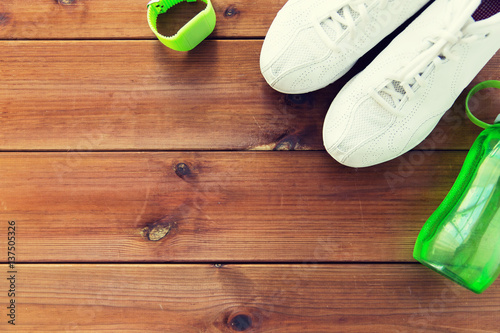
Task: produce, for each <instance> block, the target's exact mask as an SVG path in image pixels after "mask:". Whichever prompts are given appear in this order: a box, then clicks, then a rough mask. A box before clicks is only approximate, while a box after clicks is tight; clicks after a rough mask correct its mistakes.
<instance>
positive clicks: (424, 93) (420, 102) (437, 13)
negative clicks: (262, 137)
mask: <svg viewBox="0 0 500 333" xmlns="http://www.w3.org/2000/svg"><path fill="white" fill-rule="evenodd" d="M480 3H481V1H480V0H436V1H435V2H434V3H433V4H431V5H430V6H429V8H427V9H426V10H425V11H424V12H423V13H422V14H421V15H420V16H419V17H418V18H417V19H415V21H414V22H413V23H412V24H411V25H410V26H408V28H407V29H405V30H404V31H403V32H402V33H401V34H400V35H399V36H397V37H396V38H395V39H394V40H393V41H392V42H391V44H389V46H387V48H386V49H385V50H383V51H382V53H380V54H379V56H378V57H377V58H375V60H373V62H372V63H371V64H370V65H368V67H366V68H365V70H363V71H362V72H361V73H360V74H358V75H357V76H355V77H354V78H353V79H351V81H349V82H348V83H347V84H346V85H345V86H344V88H343V89H342V90H341V91H340V92H339V94H338V95H337V97H336V98H335V100H334V101H333V103H332V105H331V106H330V109H329V111H328V114H327V116H326V119H325V123H324V128H323V140H324V144H325V147H326V149H327V151H328V152H329V153H330V155H332V156H333V157H334V158H335V159H336V160H337V161H339V162H340V163H342V164H345V165H347V166H351V167H366V166H371V165H374V164H378V163H382V162H385V161H388V160H390V159H393V158H395V157H397V156H399V155H401V154H403V153H405V152H406V151H408V150H410V149H412V148H413V147H415V146H416V145H417V144H419V143H420V142H421V141H422V140H423V139H424V138H425V137H427V135H428V134H429V133H430V132H431V131H432V130H433V129H434V127H435V126H436V124H437V123H438V121H439V120H440V119H441V117H442V116H443V114H444V113H445V112H446V111H447V110H448V109H449V108H450V107H451V106H452V104H453V103H454V102H455V100H456V99H457V97H458V95H459V94H460V93H461V92H462V90H463V89H464V88H465V87H466V86H467V85H468V84H469V83H470V82H471V81H472V79H473V78H474V77H475V76H476V75H477V73H478V72H479V71H480V70H481V69H482V68H483V67H484V65H485V64H486V63H487V62H488V60H489V59H490V58H492V57H493V56H494V55H495V53H496V52H497V51H498V49H499V48H500V13H499V11H500V1H498V0H483V2H482V4H481V5H480Z"/></svg>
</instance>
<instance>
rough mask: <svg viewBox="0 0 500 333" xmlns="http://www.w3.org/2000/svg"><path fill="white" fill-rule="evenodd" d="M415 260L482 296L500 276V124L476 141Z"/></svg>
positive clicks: (420, 240)
mask: <svg viewBox="0 0 500 333" xmlns="http://www.w3.org/2000/svg"><path fill="white" fill-rule="evenodd" d="M496 82H498V81H496ZM490 84H491V83H490ZM498 84H500V82H498V83H495V85H494V86H495V87H497V86H498ZM484 87H491V85H483V88H484ZM479 88H481V87H479ZM477 90H479V89H476V91H477ZM467 111H468V114H469V117H471V115H470V111H469V110H467ZM471 120H473V119H472V118H471ZM473 121H474V122H475V123H476V124H477V123H482V122H480V121H477V119H474V120H473ZM476 121H477V122H476ZM483 124H484V123H483ZM413 256H414V258H415V259H417V260H418V261H420V262H421V263H422V264H424V265H426V266H427V267H429V268H431V269H433V270H435V271H437V272H439V273H441V274H443V275H444V276H446V277H448V278H449V279H451V280H453V281H455V282H456V283H458V284H460V285H462V286H464V287H466V288H468V289H470V290H472V291H474V292H476V293H482V292H483V291H484V290H485V289H486V288H488V287H489V286H490V285H491V284H492V283H493V282H494V281H495V279H496V278H497V277H498V275H499V274H500V124H496V125H489V126H488V127H487V128H486V129H485V130H484V131H483V132H481V134H480V135H479V137H478V138H477V139H476V141H475V142H474V145H473V146H472V148H471V150H470V151H469V154H468V155H467V157H466V159H465V162H464V166H463V167H462V170H461V171H460V174H459V176H458V178H457V180H456V182H455V184H454V185H453V187H452V189H451V190H450V192H449V193H448V195H447V196H446V198H445V199H444V201H443V202H442V203H441V205H440V206H439V207H438V208H437V209H436V211H435V212H434V213H433V214H432V215H431V217H430V218H429V219H428V220H427V222H426V223H425V224H424V226H423V228H422V230H421V231H420V234H419V236H418V238H417V241H416V244H415V249H414V252H413Z"/></svg>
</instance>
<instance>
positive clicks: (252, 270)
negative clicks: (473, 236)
mask: <svg viewBox="0 0 500 333" xmlns="http://www.w3.org/2000/svg"><path fill="white" fill-rule="evenodd" d="M2 280H3V279H2ZM16 283H17V290H18V295H17V296H16V304H17V319H16V326H15V328H14V327H9V325H7V321H6V320H2V321H0V327H1V329H2V331H10V330H12V329H14V330H15V331H16V332H33V331H36V332H54V331H74V330H77V331H79V332H90V331H92V332H101V331H107V332H110V331H114V332H118V331H119V332H228V333H229V332H238V331H244V332H300V333H304V332H311V333H326V332H328V333H330V332H366V331H369V332H374V333H376V332H383V333H393V332H397V333H400V332H412V333H413V332H421V333H424V332H464V333H465V332H491V333H493V332H498V313H499V312H500V305H499V304H500V288H499V287H500V285H498V284H497V285H493V286H492V287H491V288H490V289H489V290H488V291H487V292H486V293H485V294H483V295H481V296H478V295H475V294H473V293H472V292H469V291H467V290H465V289H463V288H461V287H458V286H456V285H453V284H451V282H448V281H447V280H446V279H445V278H443V277H441V276H439V275H438V274H436V273H434V272H431V271H429V270H428V269H426V268H425V267H423V266H421V265H316V264H303V265H227V266H222V267H215V266H212V265H18V267H17V275H16ZM1 298H2V304H5V300H6V299H7V298H6V295H4V293H2V296H1ZM7 301H8V300H7ZM6 311H7V310H6V309H3V311H2V314H3V317H4V316H5V314H4V313H5V312H6Z"/></svg>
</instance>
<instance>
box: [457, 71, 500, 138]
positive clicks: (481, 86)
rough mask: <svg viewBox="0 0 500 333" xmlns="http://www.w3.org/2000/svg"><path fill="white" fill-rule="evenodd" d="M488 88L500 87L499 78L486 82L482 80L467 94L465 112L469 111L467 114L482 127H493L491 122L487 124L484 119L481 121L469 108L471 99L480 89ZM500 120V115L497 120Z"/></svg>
mask: <svg viewBox="0 0 500 333" xmlns="http://www.w3.org/2000/svg"><path fill="white" fill-rule="evenodd" d="M486 88H497V89H500V81H497V80H489V81H484V82H481V83H479V84H477V85H475V86H474V87H473V88H472V89H471V91H469V93H468V94H467V97H466V98H465V112H466V113H467V116H468V117H469V119H470V120H471V121H472V122H473V123H474V124H476V125H477V126H479V127H482V128H488V127H491V126H492V125H490V124H487V123H485V122H484V121H481V120H479V119H477V118H476V117H475V116H474V115H473V114H472V112H471V111H470V109H469V99H470V98H471V97H472V96H473V95H474V94H475V93H477V92H478V91H479V90H482V89H486ZM498 120H500V117H499V118H497V121H498ZM497 121H495V123H497Z"/></svg>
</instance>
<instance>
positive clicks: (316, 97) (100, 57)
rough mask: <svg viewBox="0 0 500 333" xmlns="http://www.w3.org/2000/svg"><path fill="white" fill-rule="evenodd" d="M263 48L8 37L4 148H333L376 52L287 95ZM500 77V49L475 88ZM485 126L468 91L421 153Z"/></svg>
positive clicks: (466, 140) (0, 112) (461, 141)
mask: <svg viewBox="0 0 500 333" xmlns="http://www.w3.org/2000/svg"><path fill="white" fill-rule="evenodd" d="M261 44H262V41H252V40H245V41H207V42H206V43H204V44H203V45H200V46H199V48H197V49H195V50H194V51H193V52H190V53H179V52H175V51H169V50H168V49H166V48H164V47H163V46H162V45H161V44H159V43H158V42H156V41H64V42H61V41H56V42H46V41H42V42H40V41H29V42H20V41H16V42H0V59H1V60H0V62H1V64H2V66H1V67H0V75H1V76H2V80H1V82H0V121H1V123H2V131H1V132H0V149H2V150H66V151H67V150H249V149H256V150H271V149H277V150H281V149H285V150H286V149H288V150H290V149H293V150H322V149H323V144H322V139H321V130H322V126H323V119H324V116H325V114H326V112H327V110H328V108H329V105H330V103H331V101H332V100H333V98H334V97H335V95H336V94H337V93H338V91H339V90H340V89H341V87H342V86H343V84H345V83H346V82H347V80H348V79H349V78H350V77H351V76H352V75H354V74H355V73H356V71H358V70H361V69H362V66H363V64H365V65H366V63H365V62H366V61H367V59H369V58H364V59H365V60H363V61H361V62H360V63H359V64H358V65H357V66H356V67H355V68H354V69H353V70H352V71H351V72H350V73H349V74H348V75H346V76H345V77H344V78H342V79H341V80H339V81H337V82H336V83H335V84H333V85H331V86H329V87H327V88H325V89H322V90H320V91H318V92H314V93H310V94H305V95H283V94H280V93H278V92H276V91H274V90H273V89H272V88H270V87H269V86H268V85H267V83H266V82H265V81H264V79H263V78H262V75H261V74H260V69H259V63H258V62H259V52H260V48H261ZM499 74H500V54H497V55H496V56H495V57H494V58H493V59H492V60H491V61H490V62H489V63H488V65H487V66H486V67H485V69H483V71H481V73H479V75H478V77H477V78H476V79H475V80H474V82H473V83H477V82H478V80H484V79H490V78H497V77H498V75H499ZM494 105H496V104H493V106H490V109H489V110H491V111H487V112H486V113H491V116H490V117H491V118H494V116H496V112H494V111H495V110H496V108H495V107H494ZM493 113H494V116H493ZM479 132H480V129H479V128H477V127H476V126H474V125H473V124H472V123H471V122H470V121H469V120H467V119H466V118H465V114H464V96H463V95H462V96H461V97H460V98H459V99H458V100H457V102H456V103H455V105H454V107H453V108H452V110H451V111H450V112H449V113H448V114H447V115H446V116H445V117H444V119H443V120H442V122H441V123H440V125H438V128H437V129H436V130H435V131H434V132H433V134H432V135H431V136H430V137H429V138H428V139H427V140H426V141H425V142H424V143H422V145H421V146H419V147H418V149H425V150H436V149H437V150H441V149H453V150H455V149H469V148H470V146H471V145H472V142H473V141H474V139H475V138H476V137H477V135H478V133H479Z"/></svg>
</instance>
